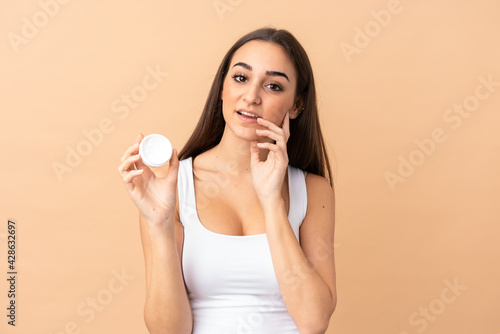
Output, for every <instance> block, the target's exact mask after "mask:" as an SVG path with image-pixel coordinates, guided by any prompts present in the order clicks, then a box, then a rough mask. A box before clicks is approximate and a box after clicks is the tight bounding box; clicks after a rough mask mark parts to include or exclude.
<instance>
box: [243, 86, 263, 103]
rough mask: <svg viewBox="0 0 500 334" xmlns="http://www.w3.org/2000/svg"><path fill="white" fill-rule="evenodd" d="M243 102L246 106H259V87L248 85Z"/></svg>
mask: <svg viewBox="0 0 500 334" xmlns="http://www.w3.org/2000/svg"><path fill="white" fill-rule="evenodd" d="M243 101H245V102H246V103H248V104H259V103H260V95H259V87H258V86H257V85H248V86H247V89H246V91H245V92H244V94H243Z"/></svg>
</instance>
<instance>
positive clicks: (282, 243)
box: [264, 200, 336, 333]
mask: <svg viewBox="0 0 500 334" xmlns="http://www.w3.org/2000/svg"><path fill="white" fill-rule="evenodd" d="M264 213H265V220H266V233H267V238H268V242H269V248H270V251H271V256H272V260H273V266H274V269H275V272H276V277H277V279H278V284H279V287H280V291H281V294H282V296H283V300H284V302H285V305H286V307H287V309H288V312H289V313H290V315H291V317H292V319H293V320H294V321H295V323H296V325H297V327H298V328H299V330H300V333H324V332H325V331H326V328H327V327H328V323H329V320H330V317H331V315H332V313H333V311H334V309H335V304H336V301H335V300H334V297H332V294H331V292H330V289H329V287H328V285H327V284H326V282H325V281H324V280H323V279H322V277H321V276H320V275H319V274H318V273H317V271H316V270H315V269H314V267H313V265H312V264H311V262H310V261H309V260H308V259H307V257H306V256H305V254H304V252H303V250H302V248H301V247H300V244H299V242H298V240H297V238H296V237H295V234H294V232H293V229H292V227H291V226H290V222H289V221H288V217H287V214H286V210H285V204H284V202H283V201H282V200H281V201H277V202H276V203H270V202H268V203H266V204H264Z"/></svg>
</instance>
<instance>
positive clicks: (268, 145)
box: [257, 142, 283, 153]
mask: <svg viewBox="0 0 500 334" xmlns="http://www.w3.org/2000/svg"><path fill="white" fill-rule="evenodd" d="M257 147H258V148H261V149H267V150H269V151H272V152H274V153H280V152H283V150H282V149H281V148H280V147H279V146H278V145H276V144H273V143H268V142H264V143H257Z"/></svg>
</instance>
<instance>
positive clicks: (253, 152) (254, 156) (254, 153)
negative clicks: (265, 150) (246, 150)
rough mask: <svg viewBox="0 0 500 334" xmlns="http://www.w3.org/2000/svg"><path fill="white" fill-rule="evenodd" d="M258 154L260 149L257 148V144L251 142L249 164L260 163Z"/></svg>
mask: <svg viewBox="0 0 500 334" xmlns="http://www.w3.org/2000/svg"><path fill="white" fill-rule="evenodd" d="M259 152H260V149H259V147H258V146H257V142H256V141H252V142H251V143H250V163H251V165H255V164H257V163H258V162H260V157H259Z"/></svg>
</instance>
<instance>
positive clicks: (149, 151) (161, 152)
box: [139, 134, 172, 167]
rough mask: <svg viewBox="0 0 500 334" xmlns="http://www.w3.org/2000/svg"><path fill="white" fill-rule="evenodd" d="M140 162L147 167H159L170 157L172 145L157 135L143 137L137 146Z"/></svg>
mask: <svg viewBox="0 0 500 334" xmlns="http://www.w3.org/2000/svg"><path fill="white" fill-rule="evenodd" d="M139 155H140V156H141V158H142V162H144V164H145V165H147V166H149V167H161V166H163V165H165V164H166V163H167V162H169V160H170V158H171V157H172V144H171V143H170V141H169V140H168V139H167V138H166V137H164V136H162V135H159V134H152V135H148V136H146V137H144V139H143V140H142V141H141V144H140V145H139Z"/></svg>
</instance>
